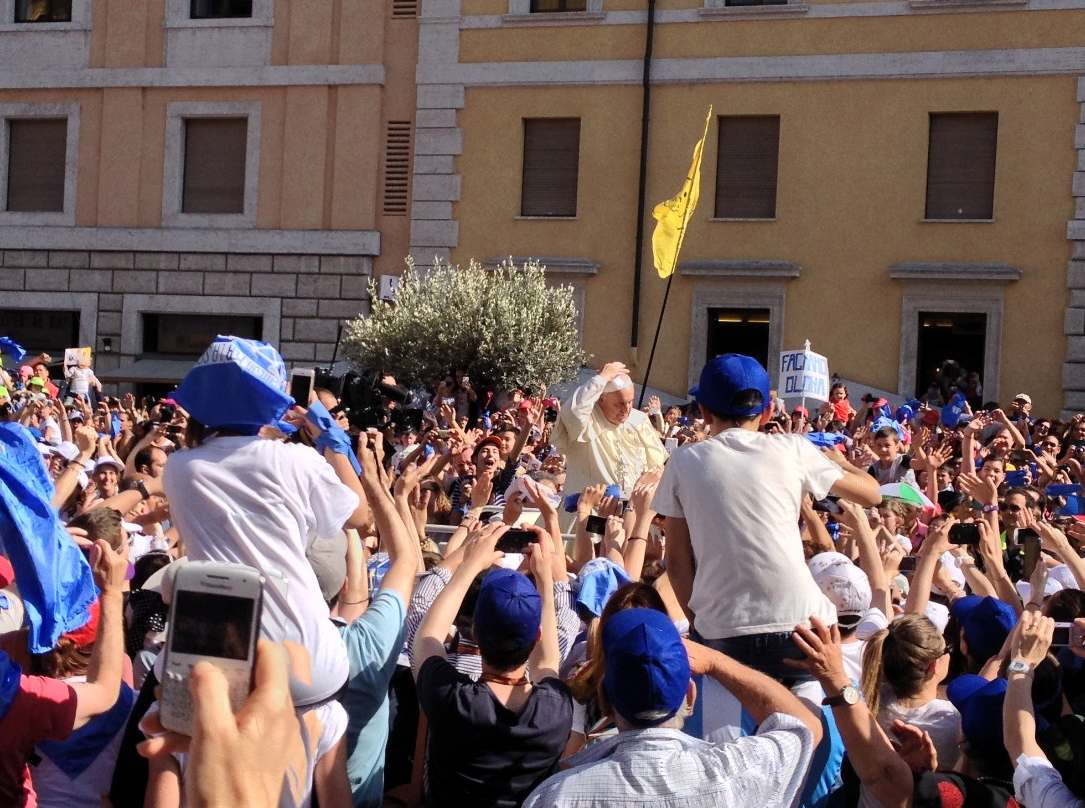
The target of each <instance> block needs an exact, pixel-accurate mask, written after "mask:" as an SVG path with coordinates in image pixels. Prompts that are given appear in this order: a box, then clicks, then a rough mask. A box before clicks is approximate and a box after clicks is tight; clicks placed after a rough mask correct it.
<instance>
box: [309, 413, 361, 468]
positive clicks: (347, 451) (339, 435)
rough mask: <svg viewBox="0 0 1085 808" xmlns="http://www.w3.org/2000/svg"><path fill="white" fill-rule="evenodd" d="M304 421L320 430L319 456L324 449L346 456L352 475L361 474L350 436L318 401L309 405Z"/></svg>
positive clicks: (317, 440)
mask: <svg viewBox="0 0 1085 808" xmlns="http://www.w3.org/2000/svg"><path fill="white" fill-rule="evenodd" d="M305 419H306V420H307V421H309V423H311V424H313V425H314V426H317V427H319V428H320V430H321V432H320V435H319V436H318V437H317V439H316V448H317V449H318V450H319V451H320V453H321V454H324V450H325V449H331V450H332V451H333V452H335V453H336V454H341V455H346V457H347V459H348V460H349V461H350V465H351V466H353V467H354V473H355V474H358V475H360V474H361V473H362V466H361V464H360V463H359V462H358V458H357V457H355V455H354V449H352V448H351V446H350V435H348V434H347V433H346V431H345V430H344V429H343V428H342V427H341V426H339V424H337V423H335V419H334V418H332V416H331V413H330V412H328V408H327V407H325V406H324V405H323V404H321V403H320V402H319V401H314V402H313V403H312V404H310V405H309V412H308V414H307V415H306V416H305Z"/></svg>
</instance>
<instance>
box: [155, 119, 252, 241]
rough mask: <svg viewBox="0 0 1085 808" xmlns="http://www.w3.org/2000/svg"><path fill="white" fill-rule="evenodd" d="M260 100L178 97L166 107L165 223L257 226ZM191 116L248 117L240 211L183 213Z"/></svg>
mask: <svg viewBox="0 0 1085 808" xmlns="http://www.w3.org/2000/svg"><path fill="white" fill-rule="evenodd" d="M261 106H262V104H261V103H260V102H259V101H177V102H173V103H171V104H169V105H168V106H167V107H166V155H165V177H164V180H163V183H162V224H163V226H164V227H210V228H231V227H237V228H248V227H256V207H257V202H258V200H259V191H260V110H261ZM189 118H246V119H247V120H248V128H247V137H246V143H245V194H244V203H243V210H242V212H241V213H184V212H183V211H182V210H181V205H182V200H183V194H184V176H185V120H186V119H189Z"/></svg>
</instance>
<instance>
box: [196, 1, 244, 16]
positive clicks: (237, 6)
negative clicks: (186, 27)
mask: <svg viewBox="0 0 1085 808" xmlns="http://www.w3.org/2000/svg"><path fill="white" fill-rule="evenodd" d="M191 16H192V19H194V20H222V19H232V18H239V17H240V18H245V17H251V16H252V0H192V7H191Z"/></svg>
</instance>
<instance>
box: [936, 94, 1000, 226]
mask: <svg viewBox="0 0 1085 808" xmlns="http://www.w3.org/2000/svg"><path fill="white" fill-rule="evenodd" d="M997 145H998V113H997V112H932V113H931V115H930V139H929V142H928V147H927V206H926V213H925V214H924V216H925V218H927V219H993V218H994V209H995V157H996V150H997Z"/></svg>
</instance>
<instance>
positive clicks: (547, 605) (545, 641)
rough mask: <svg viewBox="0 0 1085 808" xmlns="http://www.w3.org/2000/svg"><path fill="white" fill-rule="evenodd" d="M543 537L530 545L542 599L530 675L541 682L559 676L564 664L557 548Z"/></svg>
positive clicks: (537, 586)
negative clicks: (560, 643) (555, 564)
mask: <svg viewBox="0 0 1085 808" xmlns="http://www.w3.org/2000/svg"><path fill="white" fill-rule="evenodd" d="M539 538H540V541H537V542H532V543H531V545H530V551H531V557H530V559H529V561H530V564H531V572H532V575H534V577H535V587H536V588H537V589H538V590H539V597H540V598H541V599H542V620H541V621H540V623H539V641H538V642H537V643H535V648H534V649H533V650H532V652H531V657H530V658H529V659H528V663H527V664H528V670H529V671H530V672H531V679H532V681H535V682H541V681H542V680H543V679H547V678H556V677H557V675H558V668H559V667H560V665H561V650H560V648H559V647H558V621H557V612H556V611H555V607H554V575H553V563H552V562H553V558H552V556H553V553H554V548H553V546H552V545H551V543H550V542H549V541H546V540H545V539H544V538H543V537H542V536H540V537H539Z"/></svg>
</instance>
